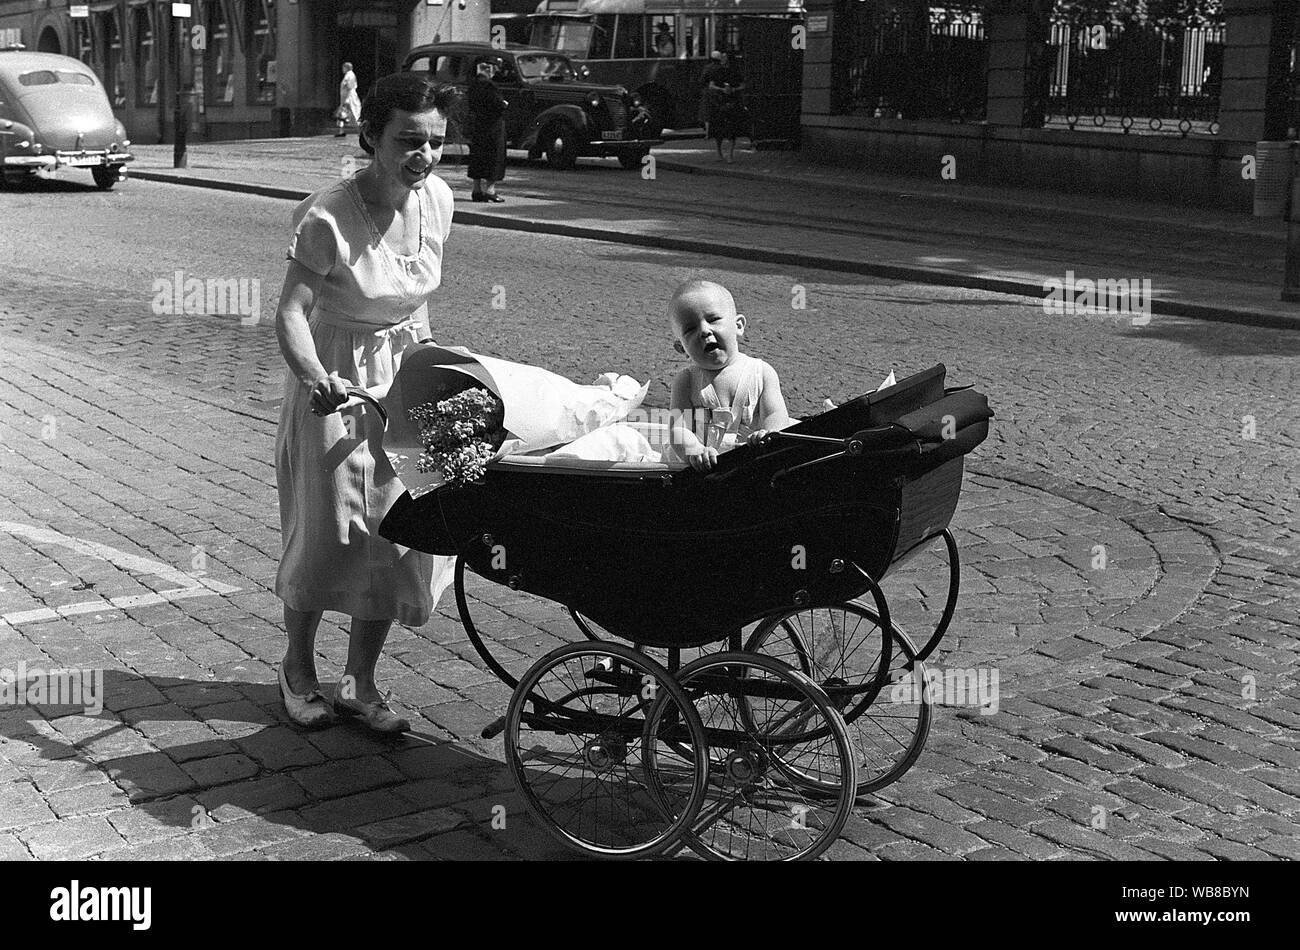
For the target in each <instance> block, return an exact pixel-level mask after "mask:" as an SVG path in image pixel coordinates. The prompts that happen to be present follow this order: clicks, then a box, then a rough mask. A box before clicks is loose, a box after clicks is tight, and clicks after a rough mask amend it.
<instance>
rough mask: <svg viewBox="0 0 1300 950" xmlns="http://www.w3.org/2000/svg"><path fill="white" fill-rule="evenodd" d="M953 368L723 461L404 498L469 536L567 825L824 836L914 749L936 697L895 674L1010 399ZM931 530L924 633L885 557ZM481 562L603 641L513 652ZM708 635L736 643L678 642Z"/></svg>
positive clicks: (498, 468)
mask: <svg viewBox="0 0 1300 950" xmlns="http://www.w3.org/2000/svg"><path fill="white" fill-rule="evenodd" d="M944 377H945V368H944V367H943V366H942V365H937V366H934V367H933V368H931V369H929V370H926V371H924V372H921V373H918V374H916V375H914V376H911V377H909V378H907V379H904V380H902V381H901V382H899V383H898V384H896V385H894V386H891V387H889V388H887V389H884V390H881V391H879V392H876V393H872V394H869V395H866V396H862V397H859V398H857V399H854V400H852V401H850V402H848V403H846V404H844V405H841V406H839V407H837V408H835V409H832V410H829V411H827V412H824V413H822V414H820V415H817V416H814V417H811V418H808V419H805V420H803V421H802V422H800V423H798V424H797V425H795V426H794V427H792V428H790V429H788V430H785V431H782V432H775V433H771V434H769V435H768V436H767V437H766V438H765V439H764V440H763V441H762V442H760V443H758V444H755V445H745V446H741V447H739V448H737V449H735V450H734V451H731V452H728V453H726V454H724V455H723V456H721V457H720V459H719V462H718V465H717V466H716V468H715V469H714V470H713V471H712V472H709V473H707V474H705V473H700V472H696V471H694V470H691V469H689V468H679V467H678V468H675V467H673V466H671V465H668V464H643V463H635V464H633V463H622V462H613V463H598V462H582V461H578V460H571V461H568V462H566V463H562V464H556V463H555V461H553V460H551V459H548V458H545V457H542V458H538V457H523V456H511V457H506V458H504V459H501V460H499V461H496V462H493V463H491V464H490V465H489V466H488V471H487V474H486V476H485V477H484V479H483V480H482V481H481V482H478V483H474V484H470V485H467V486H462V487H453V486H444V487H442V488H438V489H436V490H434V491H432V492H429V493H428V494H425V495H422V496H421V497H419V498H418V499H412V498H411V497H410V496H409V495H406V496H403V498H402V499H400V500H399V501H398V503H397V504H395V505H394V506H393V508H392V509H391V510H390V511H389V513H388V515H387V517H386V518H385V519H384V522H383V524H382V526H381V528H380V533H381V534H382V535H383V536H384V537H385V538H387V539H389V540H390V541H393V542H395V543H398V544H402V545H405V546H407V547H411V548H414V549H416V550H420V551H425V552H428V553H431V554H442V555H455V556H456V557H457V565H456V598H457V606H458V608H459V611H460V616H461V620H462V623H463V624H464V626H465V631H466V633H467V635H468V636H469V639H470V642H471V643H472V644H473V646H474V648H475V650H476V651H477V652H478V653H479V655H480V656H481V657H482V658H483V661H484V662H485V663H486V664H487V665H488V667H489V668H490V669H492V670H493V672H494V673H496V675H497V676H498V677H499V678H500V679H501V680H502V682H504V683H505V684H506V685H507V686H509V687H510V688H511V689H512V690H513V694H512V697H511V700H510V703H509V707H508V710H507V712H506V715H505V716H504V717H503V718H502V719H501V720H498V721H497V722H496V723H494V724H492V725H490V726H489V727H488V728H487V729H485V730H484V736H485V737H488V738H490V737H492V736H494V735H495V734H498V733H499V732H501V731H504V732H505V754H506V761H507V763H508V765H509V767H510V770H511V772H512V774H513V776H514V779H515V781H516V784H517V786H518V788H519V790H520V792H521V793H522V795H523V798H524V801H525V802H526V804H527V806H528V808H529V810H530V812H531V813H532V814H533V815H534V817H535V818H537V820H538V821H539V822H540V823H541V824H542V825H543V826H544V827H545V828H546V829H547V830H548V831H549V832H551V833H552V834H553V835H555V836H556V837H557V838H558V839H559V840H561V841H563V842H564V843H565V844H567V845H570V846H572V847H575V848H577V849H578V850H580V851H582V852H584V853H589V854H598V855H603V856H609V857H625V858H626V857H641V856H647V855H653V854H657V853H663V852H667V851H669V850H670V849H675V848H677V847H679V846H680V845H681V844H682V843H685V844H687V845H688V846H690V847H691V848H692V849H693V850H695V851H697V852H699V853H701V854H703V855H705V856H706V857H710V858H723V859H736V858H764V859H795V858H802V859H807V858H813V857H816V856H818V855H820V854H821V853H822V852H823V851H825V849H826V848H827V847H829V846H830V845H831V844H832V843H833V842H834V840H835V839H836V837H837V836H838V835H839V833H840V831H841V830H842V828H843V826H844V823H845V821H846V820H847V818H848V816H849V813H850V810H851V808H852V805H853V803H854V801H855V799H856V798H857V796H859V795H860V794H863V793H865V792H869V791H874V790H876V789H879V788H881V787H883V786H884V785H887V784H889V783H890V782H893V781H895V780H896V779H897V778H898V777H899V776H901V775H902V774H903V773H904V772H906V771H907V769H908V768H910V767H911V765H912V763H913V762H914V761H915V760H916V758H917V756H918V755H919V754H920V751H921V747H922V746H923V744H924V741H925V737H926V734H927V732H928V729H929V722H930V708H929V704H928V701H927V699H926V697H925V696H924V695H921V696H915V695H913V694H912V693H911V692H910V691H909V692H908V693H907V695H906V696H905V697H904V698H903V699H902V700H901V701H894V699H893V698H892V696H891V695H890V694H889V693H888V692H887V691H888V690H889V688H890V684H891V681H894V680H897V679H899V678H900V677H902V676H907V677H913V676H914V674H915V672H916V671H917V669H918V668H919V667H920V664H921V663H923V661H924V660H925V659H926V657H928V656H929V655H930V654H931V653H932V652H933V651H934V649H935V648H936V647H937V646H938V644H939V642H940V640H941V639H942V637H943V635H944V633H945V632H946V630H947V628H948V625H949V623H950V622H951V620H952V616H953V611H954V609H955V607H956V603H957V596H958V588H959V574H960V571H959V566H958V557H957V546H956V542H955V540H954V538H953V535H952V533H951V532H950V531H949V530H948V524H949V521H950V519H951V518H952V515H953V512H954V511H955V509H956V506H957V500H958V496H959V494H960V491H961V483H962V473H963V457H964V456H965V455H966V453H968V452H970V451H971V450H972V449H973V448H974V447H975V446H977V445H978V444H979V443H980V442H982V441H983V440H984V439H985V438H986V437H987V434H988V426H989V421H988V420H989V419H990V417H991V416H992V412H991V411H990V410H989V408H988V402H987V400H986V399H985V397H984V396H983V395H981V394H979V393H977V392H975V391H974V390H972V389H970V388H965V389H948V390H946V389H945V388H944ZM653 428H654V427H646V432H647V434H648V435H654V436H655V437H657V438H660V439H662V438H664V437H665V435H664V433H663V431H658V432H652V431H651V430H653ZM935 539H941V540H942V541H943V544H944V546H945V548H946V553H947V560H948V568H949V584H948V593H947V599H946V603H945V606H944V610H943V612H942V615H941V617H940V620H939V622H938V624H937V626H936V628H935V630H934V631H933V633H932V634H931V635H930V636H929V638H928V640H927V641H926V643H925V644H924V646H923V647H922V648H921V649H919V650H918V649H916V647H915V646H914V645H913V643H912V641H911V640H910V639H909V638H908V636H907V635H906V634H905V633H903V631H902V630H900V629H898V627H897V626H896V625H895V624H894V623H893V622H892V621H891V619H890V612H889V605H888V603H887V601H886V599H885V596H884V594H883V592H882V591H881V588H880V581H881V580H882V579H883V578H884V577H885V575H886V573H887V572H888V571H889V570H890V568H891V566H892V565H895V564H898V563H899V562H900V561H902V560H903V559H905V558H907V557H908V556H909V555H911V554H913V553H915V552H916V551H918V550H919V549H921V548H922V547H924V546H926V545H927V544H928V543H929V542H931V541H933V540H935ZM466 568H468V569H469V570H471V571H473V572H474V573H475V574H478V575H480V576H482V577H484V578H487V579H489V580H491V581H494V582H496V583H499V584H503V585H506V586H508V587H510V588H511V589H513V590H517V591H526V592H528V593H530V594H533V595H537V596H540V597H543V598H547V599H549V600H551V601H555V602H556V603H558V604H561V605H563V606H565V607H567V608H568V610H569V612H570V614H571V616H572V618H573V620H574V623H575V626H576V629H577V631H579V632H581V633H582V634H583V635H584V636H585V638H586V639H585V641H577V642H573V643H569V644H566V645H563V646H560V647H558V648H557V649H554V650H552V651H550V652H548V653H547V654H546V655H545V656H542V657H541V658H540V659H538V660H536V662H534V663H533V664H532V666H531V667H530V668H529V669H528V670H527V672H525V673H523V675H522V676H519V677H516V676H514V675H512V673H511V672H510V671H509V670H508V669H507V668H506V665H505V664H504V663H503V662H502V661H501V660H500V659H499V657H498V656H497V655H494V653H493V651H492V649H490V648H489V645H488V643H487V641H486V640H485V638H484V637H483V636H481V635H480V632H479V630H478V629H477V627H476V625H475V622H474V619H473V617H472V616H471V613H470V599H469V598H468V597H467V596H466V593H465V578H464V571H465V569H466ZM863 595H869V599H868V600H866V601H859V600H857V599H856V598H859V597H862V596H863ZM747 627H749V628H750V631H749V632H748V634H746V628H747ZM613 638H617V639H618V640H623V641H627V642H628V643H630V644H631V646H624V645H623V644H620V643H617V642H613ZM714 644H722V645H724V646H725V649H724V650H722V651H721V652H707V650H704V651H703V652H702V653H701V655H700V656H699V658H698V659H695V660H692V661H691V662H688V663H685V664H683V663H682V662H681V654H682V651H683V650H686V649H691V648H707V647H709V646H710V645H714ZM647 648H662V649H665V650H666V651H667V656H666V658H665V659H664V660H663V661H662V662H661V661H660V660H658V659H656V658H654V657H652V656H651V655H649V654H648V653H647Z"/></svg>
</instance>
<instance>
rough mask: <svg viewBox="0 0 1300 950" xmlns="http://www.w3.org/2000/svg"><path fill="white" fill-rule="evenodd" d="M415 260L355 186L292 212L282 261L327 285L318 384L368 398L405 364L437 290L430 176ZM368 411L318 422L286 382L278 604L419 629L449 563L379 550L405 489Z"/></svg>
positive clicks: (443, 221)
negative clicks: (332, 378)
mask: <svg viewBox="0 0 1300 950" xmlns="http://www.w3.org/2000/svg"><path fill="white" fill-rule="evenodd" d="M418 194H419V208H420V250H419V253H418V254H416V255H413V256H409V257H408V256H405V255H402V254H398V253H396V252H394V251H393V250H391V249H390V248H389V247H388V245H387V244H385V243H384V241H383V240H382V235H381V232H380V231H379V229H378V227H377V226H376V225H375V223H374V221H373V220H372V218H371V216H370V214H369V212H368V211H367V210H366V207H365V204H364V202H363V201H362V198H361V194H360V192H359V191H358V190H357V185H356V181H355V176H353V177H352V178H347V179H343V180H342V181H339V182H338V183H336V184H334V185H331V186H330V187H328V188H325V189H322V190H321V191H318V192H316V194H314V195H312V196H311V197H309V198H307V199H306V200H305V201H303V202H302V203H301V204H299V205H298V207H297V208H296V209H295V210H294V212H293V237H292V239H291V240H290V242H289V253H288V257H289V259H290V260H294V261H297V262H298V263H299V264H301V265H302V266H303V267H306V268H307V269H308V270H310V271H312V272H313V273H316V274H319V275H321V276H322V277H323V278H324V280H323V282H322V284H321V288H320V292H319V294H318V295H317V297H316V304H315V309H314V310H313V311H312V314H311V316H310V318H309V320H308V324H309V326H310V327H311V334H312V340H313V341H314V343H315V344H316V354H317V356H318V357H319V358H320V361H321V363H322V365H323V366H324V367H325V370H326V372H337V373H338V374H339V375H340V376H341V377H343V378H344V379H346V380H348V381H350V382H352V383H356V384H357V385H360V386H364V387H367V388H370V387H374V386H378V385H384V386H387V385H388V384H389V383H391V382H392V379H393V377H394V375H396V372H397V369H398V367H400V366H401V361H402V353H403V351H404V350H405V349H406V348H407V347H409V346H411V345H412V344H414V343H416V342H417V341H418V340H419V338H420V337H421V336H422V332H421V331H422V329H423V328H422V325H421V324H419V323H417V322H416V321H415V320H414V319H413V314H414V313H415V312H416V311H418V310H419V308H420V307H421V305H423V304H424V303H425V301H426V300H427V299H428V298H429V296H430V295H431V294H432V293H433V291H434V290H435V289H436V288H437V286H438V285H439V283H441V281H442V247H443V242H444V241H446V239H447V235H448V234H449V233H450V231H451V216H452V205H453V200H452V193H451V188H450V187H448V185H447V183H446V182H444V181H443V180H442V179H441V178H438V177H437V176H436V175H430V176H429V178H428V180H427V181H426V183H425V185H424V187H423V188H421V189H420V191H419V192H418ZM382 435H383V425H382V423H381V422H380V420H379V416H378V415H377V414H376V413H375V411H374V410H373V409H371V408H369V407H358V408H354V409H350V410H345V411H343V412H339V413H333V414H331V415H328V416H324V417H318V416H316V415H314V414H313V413H312V412H311V389H310V387H309V386H307V385H305V384H303V383H302V382H300V381H299V380H298V378H297V377H296V376H295V375H294V374H293V373H292V371H290V372H288V373H287V374H286V377H285V391H284V404H283V407H282V409H281V411H280V428H279V432H278V434H277V437H276V466H275V469H276V481H277V484H278V486H279V494H280V530H281V533H282V544H283V554H282V556H281V559H280V569H279V571H278V572H277V574H276V578H275V592H276V594H277V595H278V596H279V597H280V599H281V600H283V601H284V602H285V603H286V604H287V605H288V606H290V607H293V608H294V609H296V610H302V611H316V610H337V611H340V612H342V613H345V614H349V615H351V616H353V617H358V618H361V619H363V620H397V621H399V622H401V623H404V624H407V625H408V626H420V625H422V624H424V623H425V622H427V621H428V619H429V615H430V613H431V612H432V610H433V607H434V606H435V605H436V603H437V600H438V597H439V596H440V595H441V594H442V591H443V590H444V589H445V588H446V586H447V583H448V582H449V581H450V578H451V576H452V572H451V567H452V565H453V563H454V562H453V560H452V559H450V558H439V557H432V556H430V555H427V554H422V553H420V552H418V551H412V550H410V549H409V548H403V547H400V546H398V545H394V544H391V543H389V542H388V541H385V540H384V539H383V538H381V537H380V536H379V533H378V528H379V523H380V522H381V521H382V520H383V517H384V515H385V514H386V513H387V512H388V509H389V508H390V507H391V506H392V504H393V502H395V501H396V500H397V499H398V497H400V495H401V493H402V491H403V487H402V483H401V482H400V481H398V479H397V477H396V475H394V474H393V469H392V466H391V465H390V464H389V462H388V459H387V457H386V456H385V455H384V453H383V450H382V442H381V438H382Z"/></svg>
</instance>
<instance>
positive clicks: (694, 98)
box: [528, 0, 803, 135]
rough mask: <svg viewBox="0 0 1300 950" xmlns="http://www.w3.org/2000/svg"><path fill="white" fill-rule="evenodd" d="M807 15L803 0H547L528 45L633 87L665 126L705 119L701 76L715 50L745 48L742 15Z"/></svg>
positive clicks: (736, 52) (597, 77) (596, 77)
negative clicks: (552, 52)
mask: <svg viewBox="0 0 1300 950" xmlns="http://www.w3.org/2000/svg"><path fill="white" fill-rule="evenodd" d="M751 17H764V18H776V19H783V20H788V21H790V24H791V26H793V25H795V24H798V23H802V22H803V0H542V2H541V3H540V4H539V5H538V6H537V10H536V12H535V13H533V14H532V15H531V16H530V17H529V18H528V19H529V20H530V21H531V22H532V30H531V32H530V34H529V45H531V46H537V47H541V48H542V49H551V50H558V51H561V52H563V53H566V54H568V56H569V57H570V58H572V59H574V60H576V61H578V62H580V63H581V64H582V65H585V66H586V67H587V69H588V70H589V75H590V78H591V80H592V81H593V82H601V83H610V84H617V85H621V86H625V87H627V88H628V89H629V90H631V91H633V92H636V93H637V94H639V95H640V96H641V99H642V101H643V102H645V104H646V105H647V107H648V108H649V109H650V112H651V115H652V116H653V117H654V122H655V126H656V128H655V129H653V130H651V131H652V132H653V134H656V135H658V134H660V133H661V132H662V130H663V128H670V129H673V130H679V129H690V128H698V127H699V126H700V125H701V119H700V100H701V93H702V89H701V84H700V80H701V76H702V75H703V73H704V67H705V66H707V65H708V63H709V56H710V54H711V53H712V52H713V51H714V50H716V49H725V50H727V51H728V53H730V54H731V55H732V56H733V57H737V58H738V59H743V57H744V55H745V49H744V42H743V36H744V35H745V34H746V33H747V32H748V31H746V30H745V29H744V28H743V26H744V20H745V19H746V18H751Z"/></svg>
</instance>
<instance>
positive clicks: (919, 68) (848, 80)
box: [841, 0, 988, 122]
mask: <svg viewBox="0 0 1300 950" xmlns="http://www.w3.org/2000/svg"><path fill="white" fill-rule="evenodd" d="M983 5H984V4H983V3H982V2H972V0H951V2H948V3H945V4H928V3H925V2H920V0H850V2H849V3H848V4H847V5H846V7H845V8H844V15H845V16H846V17H847V20H848V25H849V29H848V34H847V49H846V50H845V59H846V62H847V69H846V71H845V75H844V81H845V85H844V89H843V98H842V100H841V109H842V111H844V112H847V113H856V114H859V115H862V114H865V115H874V116H877V117H889V118H900V119H948V120H950V121H955V122H970V121H980V120H982V119H983V118H984V109H985V89H986V84H985V71H986V69H987V66H988V48H987V44H986V42H985V38H984V20H983V12H982V8H983Z"/></svg>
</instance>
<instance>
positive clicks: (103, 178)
mask: <svg viewBox="0 0 1300 950" xmlns="http://www.w3.org/2000/svg"><path fill="white" fill-rule="evenodd" d="M90 174H91V175H92V176H93V177H94V179H95V184H96V185H97V186H99V188H100V189H101V190H103V191H108V189H110V188H112V187H113V186H114V185H116V184H117V182H118V179H119V178H121V177H122V166H121V165H100V166H99V167H98V168H92V169H91V170H90Z"/></svg>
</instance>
